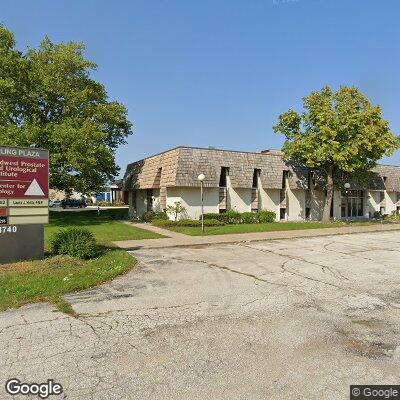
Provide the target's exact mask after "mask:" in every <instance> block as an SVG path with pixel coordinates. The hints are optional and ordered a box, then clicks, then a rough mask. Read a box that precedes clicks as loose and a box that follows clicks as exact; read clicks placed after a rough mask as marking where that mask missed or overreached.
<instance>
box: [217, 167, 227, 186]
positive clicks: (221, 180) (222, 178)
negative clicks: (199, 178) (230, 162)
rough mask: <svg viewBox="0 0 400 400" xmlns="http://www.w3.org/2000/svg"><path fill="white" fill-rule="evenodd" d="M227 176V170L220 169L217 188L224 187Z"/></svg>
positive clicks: (225, 168) (224, 168)
mask: <svg viewBox="0 0 400 400" xmlns="http://www.w3.org/2000/svg"><path fill="white" fill-rule="evenodd" d="M228 175H229V168H228V167H221V174H220V176H219V187H226V185H227V176H228Z"/></svg>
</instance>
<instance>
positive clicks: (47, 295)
mask: <svg viewBox="0 0 400 400" xmlns="http://www.w3.org/2000/svg"><path fill="white" fill-rule="evenodd" d="M135 263H136V260H135V259H134V257H132V256H131V255H130V254H129V253H127V252H125V251H123V250H119V249H107V248H104V249H103V252H102V255H101V256H100V257H98V258H95V259H93V260H89V261H83V260H79V259H77V258H72V257H68V256H56V257H50V258H46V259H45V260H39V261H26V262H19V263H13V264H4V265H1V268H0V310H5V309H7V308H12V307H20V306H22V305H23V304H26V303H32V302H39V301H47V302H50V303H53V304H55V305H56V306H57V307H58V309H59V310H60V311H63V312H67V313H71V314H72V313H73V310H72V308H71V307H70V305H69V304H68V303H67V302H65V301H64V300H63V299H62V297H61V296H62V294H64V293H69V292H75V291H78V290H83V289H87V288H89V287H92V286H95V285H98V284H100V283H102V282H105V281H108V280H110V279H113V278H114V277H116V276H117V275H120V274H123V273H125V272H127V271H128V270H130V269H131V268H133V267H134V265H135Z"/></svg>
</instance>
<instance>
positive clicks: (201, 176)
mask: <svg viewBox="0 0 400 400" xmlns="http://www.w3.org/2000/svg"><path fill="white" fill-rule="evenodd" d="M197 179H198V180H199V181H200V198H201V233H202V234H204V199H203V190H204V189H203V181H204V179H205V176H204V174H200V175H199V176H198V177H197Z"/></svg>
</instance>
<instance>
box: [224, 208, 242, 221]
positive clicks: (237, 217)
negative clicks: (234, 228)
mask: <svg viewBox="0 0 400 400" xmlns="http://www.w3.org/2000/svg"><path fill="white" fill-rule="evenodd" d="M224 215H225V218H226V223H227V224H240V222H241V220H242V217H241V214H240V212H237V211H235V210H227V211H226V212H225V213H224Z"/></svg>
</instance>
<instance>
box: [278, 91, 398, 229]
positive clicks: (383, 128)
mask: <svg viewBox="0 0 400 400" xmlns="http://www.w3.org/2000/svg"><path fill="white" fill-rule="evenodd" d="M303 106H304V112H303V113H302V114H299V113H297V112H296V111H294V110H292V109H289V111H287V112H285V113H283V114H281V115H280V116H279V120H278V123H277V125H276V126H274V131H275V132H277V133H282V134H284V135H285V137H286V141H285V143H284V145H283V152H284V156H285V158H286V159H293V160H296V161H299V162H300V163H302V164H304V165H306V166H307V167H308V168H309V169H311V170H320V171H322V173H323V174H324V175H325V178H326V192H327V195H326V199H325V204H324V212H323V220H324V221H328V220H329V216H330V208H331V204H332V198H333V190H334V186H335V182H334V177H335V176H340V175H343V174H345V175H347V176H357V175H358V174H359V175H360V176H361V175H362V173H363V172H365V171H369V170H371V168H373V167H374V166H375V165H376V162H377V161H378V160H379V159H380V158H381V157H382V156H383V155H387V156H389V155H392V154H393V152H394V151H395V149H397V148H398V147H399V138H398V137H396V136H395V135H394V134H393V133H392V132H391V130H390V128H389V123H388V122H387V121H385V120H384V119H383V118H382V115H381V109H380V107H378V106H372V105H371V103H370V102H369V100H368V99H367V98H366V97H365V96H364V95H363V94H362V93H360V92H359V90H358V89H357V88H354V87H351V88H349V87H345V86H342V87H340V89H339V90H338V91H336V92H334V91H332V89H331V88H330V87H328V86H326V87H324V88H323V89H322V90H321V91H319V92H318V91H314V92H312V93H311V94H310V95H309V96H307V97H305V98H304V99H303Z"/></svg>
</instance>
